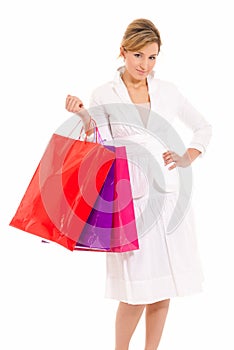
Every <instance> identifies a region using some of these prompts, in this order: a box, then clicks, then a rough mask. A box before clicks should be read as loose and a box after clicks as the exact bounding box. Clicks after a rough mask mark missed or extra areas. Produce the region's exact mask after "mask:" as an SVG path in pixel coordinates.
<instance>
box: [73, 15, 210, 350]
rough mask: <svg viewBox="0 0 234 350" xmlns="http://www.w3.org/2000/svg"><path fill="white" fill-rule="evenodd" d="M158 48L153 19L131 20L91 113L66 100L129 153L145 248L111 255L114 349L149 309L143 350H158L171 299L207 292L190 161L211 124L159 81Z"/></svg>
mask: <svg viewBox="0 0 234 350" xmlns="http://www.w3.org/2000/svg"><path fill="white" fill-rule="evenodd" d="M161 44H162V43H161V38H160V33H159V31H158V29H157V28H156V27H155V25H154V24H153V23H152V22H151V21H149V20H147V19H136V20H134V21H133V22H132V23H130V24H129V26H128V27H127V29H126V31H125V34H124V36H123V40H122V43H121V47H120V56H121V57H122V58H123V59H124V62H125V64H124V66H123V67H120V68H119V69H118V71H117V75H116V77H115V78H114V80H113V81H111V82H108V83H106V84H104V85H102V86H100V87H98V88H97V89H96V90H94V92H93V94H92V98H91V102H90V108H89V110H86V109H85V108H84V106H83V103H82V101H81V100H80V99H79V98H77V97H75V96H71V95H68V96H67V99H66V109H67V110H68V111H70V112H73V113H77V114H78V115H79V116H80V117H81V119H82V121H83V125H84V130H85V132H86V135H87V136H88V139H89V140H92V138H93V130H94V129H93V124H92V120H95V121H96V123H97V125H98V127H99V130H100V133H101V136H102V138H103V139H104V140H105V142H106V144H108V143H110V144H114V145H119V144H121V145H126V148H127V154H128V160H129V170H130V181H131V186H132V191H133V199H134V209H135V215H136V218H137V230H138V236H139V245H140V248H139V250H136V251H132V252H126V253H107V282H106V296H107V297H109V298H113V299H116V300H119V301H120V303H119V307H118V310H117V315H116V344H115V349H116V350H127V349H128V348H129V343H130V340H131V337H132V335H133V332H134V330H135V328H136V326H137V324H138V321H139V320H140V317H141V315H142V313H143V311H144V310H145V316H146V341H145V350H155V349H157V348H158V345H159V342H160V338H161V335H162V332H163V328H164V324H165V320H166V317H167V313H168V308H169V302H170V299H171V298H172V297H175V296H184V295H190V294H194V293H198V292H200V291H201V289H202V280H203V276H202V269H201V266H200V260H199V254H198V250H197V245H196V237H195V232H194V225H193V221H192V212H191V208H190V205H189V202H190V194H191V167H190V164H191V163H192V162H193V161H194V160H195V159H196V158H197V157H199V156H200V155H202V154H203V153H204V152H205V150H206V148H207V145H208V143H209V140H210V137H211V127H210V125H209V124H208V123H207V122H206V120H205V119H204V118H203V116H202V115H201V114H200V113H199V112H198V111H197V110H196V109H195V108H194V107H193V106H192V105H191V104H190V103H189V102H188V101H187V100H186V98H185V97H184V96H183V95H182V94H181V93H180V92H179V91H178V89H177V88H176V87H175V86H174V85H173V84H171V83H169V82H166V81H162V80H159V79H157V78H155V77H154V71H153V68H154V66H155V63H156V58H157V56H158V54H159V52H160V47H161ZM176 120H180V121H182V122H183V123H184V124H185V125H186V126H187V127H188V128H189V129H190V130H191V131H192V133H193V138H192V141H191V143H190V145H189V147H188V148H187V149H186V148H183V143H182V141H181V139H180V138H179V136H178V134H177V132H176V131H175V129H174V127H173V126H172V125H173V123H174V121H176ZM162 163H163V164H164V166H163V164H162ZM181 185H182V186H181ZM181 188H182V189H183V188H185V190H184V192H183V190H181ZM182 192H183V193H182ZM169 226H170V229H168V227H169Z"/></svg>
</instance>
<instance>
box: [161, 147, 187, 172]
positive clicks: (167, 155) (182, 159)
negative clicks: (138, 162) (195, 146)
mask: <svg viewBox="0 0 234 350" xmlns="http://www.w3.org/2000/svg"><path fill="white" fill-rule="evenodd" d="M162 156H163V160H164V165H169V164H171V163H173V164H172V165H171V166H170V167H169V168H168V170H172V169H174V168H176V167H178V166H179V167H182V168H186V167H187V166H189V165H190V164H191V158H190V156H189V153H188V152H185V154H184V155H183V156H179V155H178V154H177V153H175V152H173V151H170V150H169V151H167V152H164V153H163V155H162Z"/></svg>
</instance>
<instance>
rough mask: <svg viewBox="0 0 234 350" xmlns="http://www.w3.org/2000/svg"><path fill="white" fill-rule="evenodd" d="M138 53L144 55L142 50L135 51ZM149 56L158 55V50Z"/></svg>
mask: <svg viewBox="0 0 234 350" xmlns="http://www.w3.org/2000/svg"><path fill="white" fill-rule="evenodd" d="M136 52H138V53H141V54H142V55H144V52H141V51H136ZM151 56H158V52H157V53H152V54H151V55H149V57H151Z"/></svg>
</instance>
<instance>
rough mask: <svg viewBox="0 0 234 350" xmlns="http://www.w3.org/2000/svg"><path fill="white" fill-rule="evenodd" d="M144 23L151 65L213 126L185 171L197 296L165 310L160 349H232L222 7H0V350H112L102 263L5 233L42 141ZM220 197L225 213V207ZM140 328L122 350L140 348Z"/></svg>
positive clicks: (229, 96) (24, 3)
mask: <svg viewBox="0 0 234 350" xmlns="http://www.w3.org/2000/svg"><path fill="white" fill-rule="evenodd" d="M139 17H146V18H149V19H151V20H152V21H153V22H154V23H155V24H156V25H157V26H158V28H159V30H160V32H161V36H162V40H163V46H162V51H161V53H160V56H159V58H158V62H157V64H156V74H157V76H158V77H160V78H161V79H166V80H170V81H173V82H174V83H175V84H177V86H178V87H180V89H181V90H182V91H183V92H184V94H185V95H186V96H187V97H188V98H189V99H190V101H191V102H192V103H193V104H194V105H195V106H196V108H197V109H198V110H200V111H201V112H202V113H203V114H204V116H205V117H206V119H207V120H209V121H210V123H211V124H212V125H213V138H212V141H211V143H210V146H209V149H208V151H207V154H206V156H205V157H204V158H202V159H199V160H197V161H196V162H195V163H194V173H195V181H194V195H193V199H194V207H195V212H196V216H197V232H198V239H199V244H200V252H201V258H202V261H203V267H204V274H205V285H204V292H203V293H202V294H200V295H196V296H191V297H186V298H179V299H174V300H172V303H171V309H170V312H169V315H168V319H167V323H166V328H165V331H164V334H163V338H162V342H161V345H160V349H162V350H163V349H180V350H185V349H186V350H187V349H190V350H195V349H196V350H197V349H225V348H226V349H232V348H233V347H234V340H233V335H232V333H233V326H232V325H231V323H230V318H229V317H230V316H231V317H232V315H233V311H234V310H233V306H234V303H233V293H234V288H233V286H232V285H231V282H232V279H233V266H234V261H233V255H234V254H233V246H232V242H233V240H232V236H233V228H232V217H233V213H232V210H233V204H232V198H233V168H232V165H231V164H232V153H233V152H232V144H231V140H232V138H233V129H232V127H231V125H233V123H232V124H231V121H232V119H233V117H234V114H233V112H234V109H233V61H234V54H233V32H234V26H233V18H232V11H231V1H228V0H223V1H222V2H221V1H220V2H219V1H216V0H213V1H212V0H197V1H186V0H177V1H174V0H171V1H170V0H158V1H157V0H151V1H147V0H145V1H138V0H135V1H122V0H121V1H118V2H111V1H108V0H100V1H93V2H92V1H90V0H86V1H84V2H78V1H73V0H66V1H65V0H64V1H62V0H60V1H52V0H46V1H45V0H40V1H39V0H38V1H35V0H34V1H29V0H21V1H14V0H9V1H2V2H1V5H0V33H1V56H0V59H1V64H0V70H1V71H0V84H1V105H0V108H1V114H0V115H1V138H0V141H1V193H0V194H1V195H0V198H1V207H0V281H1V287H0V322H1V328H0V331H1V336H0V348H1V349H4V350H15V349H24V350H29V349H30V350H31V349H34V350H37V349H38V350H39V349H44V350H49V349H69V350H75V349H83V350H86V349H87V350H89V349H94V348H95V349H102V350H105V349H107V350H110V349H114V320H115V311H116V307H117V305H118V303H117V302H115V301H111V300H106V299H105V298H104V285H105V255H104V254H102V253H100V254H94V253H88V252H79V253H78V252H74V253H72V252H70V251H67V250H66V249H65V248H63V247H61V246H59V245H56V244H51V245H43V244H41V243H40V239H39V238H38V237H36V236H33V235H30V234H28V233H24V232H23V231H19V230H17V229H14V228H12V227H9V222H10V220H11V218H12V216H13V215H14V213H15V210H16V208H17V206H18V205H19V202H20V200H21V198H22V196H23V194H24V192H25V190H26V187H27V186H28V183H29V181H30V179H31V177H32V175H33V173H34V171H35V169H36V166H37V164H38V162H39V160H40V158H41V156H42V153H43V152H44V149H45V147H46V145H47V142H48V140H49V138H50V137H51V134H52V133H53V132H54V131H55V130H56V129H57V127H58V126H59V125H60V124H62V123H63V122H64V121H65V120H66V118H68V117H69V115H70V114H69V113H68V112H66V111H65V108H64V106H65V98H66V95H67V94H68V93H69V94H74V95H78V96H79V97H80V98H81V99H83V101H84V103H85V104H86V105H87V103H88V100H89V95H90V93H91V91H92V90H93V89H94V88H95V87H96V86H98V85H100V84H102V83H104V82H106V81H108V80H110V79H112V77H113V75H114V73H115V69H116V68H117V67H118V66H119V65H121V64H122V62H121V60H120V59H117V56H118V53H119V45H120V41H121V38H122V35H123V32H124V30H125V28H126V26H127V25H128V24H129V23H130V22H131V21H132V20H133V19H135V18H139ZM229 197H230V201H229ZM143 321H144V319H142V320H141V321H140V324H139V326H138V328H137V330H136V332H135V334H134V337H133V340H132V344H131V349H134V350H143V348H144V322H143Z"/></svg>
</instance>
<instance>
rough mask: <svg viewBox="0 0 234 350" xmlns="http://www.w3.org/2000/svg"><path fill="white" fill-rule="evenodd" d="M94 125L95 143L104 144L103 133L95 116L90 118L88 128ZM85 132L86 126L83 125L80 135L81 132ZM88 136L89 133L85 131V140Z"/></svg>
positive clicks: (85, 140)
mask: <svg viewBox="0 0 234 350" xmlns="http://www.w3.org/2000/svg"><path fill="white" fill-rule="evenodd" d="M91 127H93V128H94V138H95V143H101V144H103V139H102V137H101V134H100V132H99V129H98V127H97V123H96V121H95V120H94V119H93V118H90V122H89V126H88V130H89V129H90V128H91ZM83 132H84V126H82V128H81V130H80V135H79V138H78V139H80V137H81V134H82V133H83ZM87 137H88V135H87V134H86V133H85V138H84V142H85V143H86V142H87Z"/></svg>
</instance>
